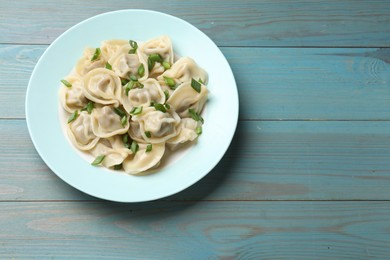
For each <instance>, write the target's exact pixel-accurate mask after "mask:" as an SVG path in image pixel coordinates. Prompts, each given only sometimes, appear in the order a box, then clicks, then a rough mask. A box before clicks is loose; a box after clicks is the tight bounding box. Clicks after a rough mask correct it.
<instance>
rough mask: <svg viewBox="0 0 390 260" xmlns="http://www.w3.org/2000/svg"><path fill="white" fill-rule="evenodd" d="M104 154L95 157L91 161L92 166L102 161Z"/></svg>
mask: <svg viewBox="0 0 390 260" xmlns="http://www.w3.org/2000/svg"><path fill="white" fill-rule="evenodd" d="M105 157H106V156H105V155H99V156H98V157H96V158H95V160H94V161H93V162H92V163H91V164H92V165H93V166H96V165H99V164H101V163H102V162H103V160H104V158H105Z"/></svg>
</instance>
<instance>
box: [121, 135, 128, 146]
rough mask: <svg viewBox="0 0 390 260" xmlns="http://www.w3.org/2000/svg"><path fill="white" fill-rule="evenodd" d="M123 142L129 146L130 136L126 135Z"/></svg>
mask: <svg viewBox="0 0 390 260" xmlns="http://www.w3.org/2000/svg"><path fill="white" fill-rule="evenodd" d="M122 141H123V143H124V144H128V143H129V135H128V134H124V135H123V136H122Z"/></svg>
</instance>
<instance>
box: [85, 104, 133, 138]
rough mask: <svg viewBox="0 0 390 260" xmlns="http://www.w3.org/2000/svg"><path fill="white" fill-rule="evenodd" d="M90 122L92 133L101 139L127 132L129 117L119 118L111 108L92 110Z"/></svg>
mask: <svg viewBox="0 0 390 260" xmlns="http://www.w3.org/2000/svg"><path fill="white" fill-rule="evenodd" d="M91 121H92V131H93V133H94V134H95V135H96V136H99V137H102V138H107V137H110V136H114V135H118V134H124V133H126V132H127V131H128V130H129V116H127V115H126V118H125V119H123V117H122V118H121V117H120V116H119V115H118V114H116V112H115V111H114V109H113V107H111V106H104V107H100V108H95V109H93V110H92V114H91ZM122 122H124V124H123V125H122Z"/></svg>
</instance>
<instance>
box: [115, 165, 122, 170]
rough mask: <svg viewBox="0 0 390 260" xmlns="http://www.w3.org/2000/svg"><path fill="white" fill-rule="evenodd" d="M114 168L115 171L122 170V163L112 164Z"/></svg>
mask: <svg viewBox="0 0 390 260" xmlns="http://www.w3.org/2000/svg"><path fill="white" fill-rule="evenodd" d="M114 170H116V171H118V170H122V164H117V165H114Z"/></svg>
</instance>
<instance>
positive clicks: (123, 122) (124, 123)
mask: <svg viewBox="0 0 390 260" xmlns="http://www.w3.org/2000/svg"><path fill="white" fill-rule="evenodd" d="M126 124H127V116H123V117H122V118H121V125H122V126H123V127H125V125H126Z"/></svg>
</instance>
